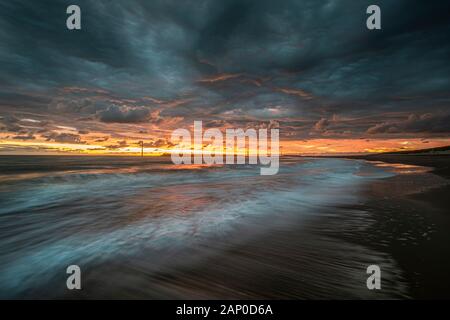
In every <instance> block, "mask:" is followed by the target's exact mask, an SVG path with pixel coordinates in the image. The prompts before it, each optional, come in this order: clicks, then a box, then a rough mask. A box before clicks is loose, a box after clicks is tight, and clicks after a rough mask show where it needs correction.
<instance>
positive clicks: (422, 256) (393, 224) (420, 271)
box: [351, 155, 450, 299]
mask: <svg viewBox="0 0 450 320" xmlns="http://www.w3.org/2000/svg"><path fill="white" fill-rule="evenodd" d="M351 158H359V159H366V160H370V161H383V162H386V163H391V164H392V163H402V164H408V165H419V166H426V167H429V168H430V169H431V171H430V173H422V174H406V175H398V176H395V177H392V178H388V179H385V180H380V181H376V182H375V183H374V184H372V185H371V186H370V188H368V190H367V194H368V195H369V201H368V202H367V203H366V206H367V207H368V209H369V210H371V211H373V213H374V215H373V216H374V217H375V218H376V223H375V224H374V225H373V226H372V229H373V232H372V233H371V234H372V236H371V237H368V238H361V239H360V241H361V243H367V242H369V245H370V243H372V244H373V245H374V246H375V247H376V246H378V245H379V244H380V243H383V242H385V246H384V248H385V250H387V251H388V252H389V253H390V255H391V256H392V257H393V258H394V259H395V260H396V261H397V262H398V263H399V266H400V267H401V268H402V269H403V270H404V274H405V277H406V278H407V280H408V282H409V285H410V287H409V292H410V296H411V298H416V299H450V275H449V274H448V270H450V211H449V208H450V184H449V182H448V178H449V176H450V156H449V155H371V156H367V157H351ZM380 198H382V199H384V201H380ZM378 230H383V231H384V232H383V233H380V232H378Z"/></svg>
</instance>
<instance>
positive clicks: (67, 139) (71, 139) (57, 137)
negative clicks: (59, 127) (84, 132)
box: [44, 132, 84, 143]
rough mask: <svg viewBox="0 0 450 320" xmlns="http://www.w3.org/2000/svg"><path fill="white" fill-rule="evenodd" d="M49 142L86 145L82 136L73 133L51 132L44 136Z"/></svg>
mask: <svg viewBox="0 0 450 320" xmlns="http://www.w3.org/2000/svg"><path fill="white" fill-rule="evenodd" d="M44 137H45V138H47V141H55V142H60V143H84V142H83V141H81V136H80V135H78V134H73V133H58V132H51V133H48V134H45V135H44Z"/></svg>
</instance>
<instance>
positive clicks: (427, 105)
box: [0, 0, 450, 154]
mask: <svg viewBox="0 0 450 320" xmlns="http://www.w3.org/2000/svg"><path fill="white" fill-rule="evenodd" d="M71 4H77V5H78V6H79V7H80V8H81V26H82V28H81V30H68V29H67V27H66V19H67V17H68V15H67V14H66V8H67V7H68V6H69V5H71ZM371 4H376V5H378V6H379V7H380V8H381V26H382V29H381V30H368V29H367V28H366V19H367V18H368V14H366V8H367V7H368V6H369V5H371ZM449 34H450V2H449V1H422V0H408V1H406V0H395V1H392V0H371V1H365V0H359V1H354V0H342V1H339V0H334V1H332V0H328V1H327V0H324V1H318V0H283V1H274V0H270V1H266V0H258V1H256V0H255V1H249V0H239V1H236V0H227V1H223V0H192V1H191V0H183V1H181V0H177V1H171V0H161V1H159V0H151V1H139V0H127V1H121V0H114V1H111V0H108V1H103V0H96V1H78V0H70V1H62V0H61V1H55V0H52V1H46V0H40V1H29V0H15V1H5V0H0V154H61V153H63V154H65V153H67V154H80V153H81V154H123V153H130V152H131V153H133V152H136V151H137V150H139V144H138V143H139V141H144V147H145V151H146V152H148V153H151V152H154V153H157V152H160V151H161V152H163V151H167V150H170V149H173V148H176V145H174V144H173V143H172V142H171V141H170V134H171V132H172V131H173V130H175V129H177V128H186V129H191V128H192V127H193V123H194V121H195V120H201V121H203V125H204V128H219V129H222V130H225V128H243V129H247V128H256V129H257V128H278V129H279V130H280V140H281V142H280V144H281V146H282V152H283V153H299V154H315V153H353V152H382V151H391V150H409V149H420V148H428V147H436V146H443V145H450V109H449V102H450V63H449V61H450V41H449V36H448V35H449Z"/></svg>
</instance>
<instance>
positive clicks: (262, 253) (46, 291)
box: [0, 156, 406, 298]
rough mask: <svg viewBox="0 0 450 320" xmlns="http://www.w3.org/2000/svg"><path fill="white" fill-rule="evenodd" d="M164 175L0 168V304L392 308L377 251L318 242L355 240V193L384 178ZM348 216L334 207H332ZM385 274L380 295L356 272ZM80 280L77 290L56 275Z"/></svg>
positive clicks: (23, 165)
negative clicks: (355, 304)
mask: <svg viewBox="0 0 450 320" xmlns="http://www.w3.org/2000/svg"><path fill="white" fill-rule="evenodd" d="M259 172H260V171H259V167H257V166H221V167H206V166H183V165H181V166H175V165H173V164H171V162H170V159H167V158H144V159H141V158H122V157H37V156H36V157H15V156H4V157H0V182H1V184H0V204H1V205H0V297H2V298H55V297H59V298H61V297H62V298H64V297H68V298H72V297H75V298H76V297H78V298H105V297H106V298H372V297H382V298H395V297H401V296H404V295H405V291H406V289H405V283H404V281H403V279H402V274H401V271H400V270H399V268H398V267H397V266H396V263H395V261H393V259H392V258H391V257H390V256H389V255H388V254H386V253H382V252H377V251H374V250H373V249H369V248H367V247H364V246H361V245H357V244H355V243H351V242H348V241H344V240H342V239H339V238H338V237H330V236H329V231H333V230H336V229H339V228H341V229H342V230H363V229H364V228H368V227H369V226H370V224H371V221H372V217H371V216H370V214H369V213H368V212H365V211H364V210H350V209H348V208H349V206H351V205H355V204H359V203H361V201H363V199H362V198H361V194H360V192H359V190H360V189H361V187H362V186H364V185H365V184H367V183H370V182H371V181H373V180H374V179H380V178H385V177H389V176H392V175H393V173H392V172H390V171H387V170H386V169H383V168H379V167H375V166H373V165H371V164H369V163H366V162H364V161H360V160H340V159H308V160H305V159H298V158H296V159H294V158H292V159H290V158H284V159H283V160H282V163H281V167H280V171H279V174H277V175H275V176H261V175H259ZM345 207H346V208H347V209H343V208H345ZM374 262H375V263H377V264H381V265H382V266H383V281H385V282H384V283H386V284H388V285H387V287H386V289H385V290H384V291H383V292H382V293H377V294H375V293H374V292H372V291H369V290H367V288H366V277H367V275H366V273H365V271H366V270H365V268H366V267H367V265H369V264H372V263H374ZM71 264H76V265H79V266H80V267H81V270H82V287H83V290H82V291H80V292H73V291H68V290H67V289H66V277H67V275H66V272H65V271H66V268H67V266H69V265H71Z"/></svg>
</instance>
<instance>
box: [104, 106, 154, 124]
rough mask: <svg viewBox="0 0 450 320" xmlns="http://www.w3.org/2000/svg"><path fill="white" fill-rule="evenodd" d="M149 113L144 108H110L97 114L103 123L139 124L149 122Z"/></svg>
mask: <svg viewBox="0 0 450 320" xmlns="http://www.w3.org/2000/svg"><path fill="white" fill-rule="evenodd" d="M149 116H150V112H149V110H147V109H145V108H135V107H127V106H121V107H119V106H110V107H109V108H108V109H106V110H103V111H100V112H99V118H100V120H101V121H103V122H119V123H139V122H145V121H148V120H149Z"/></svg>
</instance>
